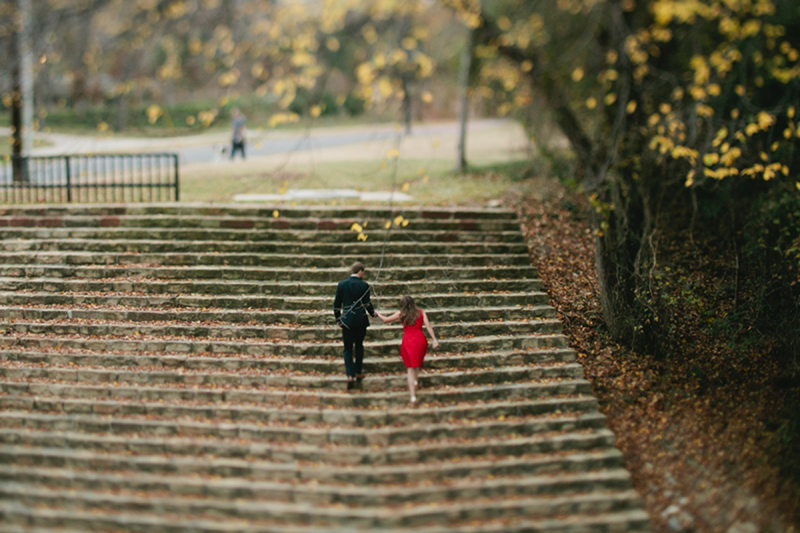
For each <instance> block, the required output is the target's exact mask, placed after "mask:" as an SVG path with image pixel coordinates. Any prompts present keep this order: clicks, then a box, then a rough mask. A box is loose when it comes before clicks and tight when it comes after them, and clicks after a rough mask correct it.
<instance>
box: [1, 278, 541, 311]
mask: <svg viewBox="0 0 800 533" xmlns="http://www.w3.org/2000/svg"><path fill="white" fill-rule="evenodd" d="M372 287H373V290H374V291H375V293H376V294H377V296H378V297H388V296H391V297H397V296H402V295H404V294H412V295H423V294H426V293H431V294H442V293H450V294H459V295H465V294H476V293H482V294H483V293H491V292H493V291H498V292H505V293H507V294H510V293H519V292H536V291H540V290H541V288H542V282H541V280H538V279H521V280H520V279H516V280H500V279H489V280H468V279H467V280H464V279H461V280H452V279H448V280H436V279H434V280H417V281H391V280H387V279H385V278H381V279H380V282H379V283H375V282H372ZM0 291H38V292H42V291H44V292H51V293H65V292H77V293H87V292H92V293H129V295H130V296H134V295H137V296H141V295H142V294H157V295H163V294H168V295H171V296H170V297H173V296H174V297H181V296H180V295H200V298H203V297H205V298H209V297H213V299H214V302H216V306H219V307H225V306H227V305H235V306H237V307H242V306H243V305H244V303H248V302H251V303H252V305H251V306H250V307H259V308H272V307H274V306H271V305H267V304H269V303H270V302H275V301H276V300H275V298H277V297H283V298H284V299H287V300H288V305H292V299H293V298H294V297H325V298H328V299H329V300H328V301H329V302H330V305H328V306H325V307H329V308H332V307H333V295H334V293H335V291H336V287H335V285H334V284H332V283H321V282H302V283H301V282H297V281H295V282H287V281H279V282H275V281H236V280H210V281H201V280H184V281H175V280H168V281H165V280H142V279H111V280H108V279H103V280H88V279H85V280H65V279H60V278H52V277H50V278H43V277H36V276H28V277H2V276H0ZM533 297H534V298H536V301H535V302H531V303H547V296H546V295H545V294H543V293H542V294H536V295H534V296H533ZM228 302H230V304H228Z"/></svg>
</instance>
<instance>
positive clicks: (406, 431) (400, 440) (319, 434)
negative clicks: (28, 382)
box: [0, 410, 605, 446]
mask: <svg viewBox="0 0 800 533" xmlns="http://www.w3.org/2000/svg"><path fill="white" fill-rule="evenodd" d="M0 422H2V427H4V428H7V429H11V428H18V429H27V430H31V431H48V430H50V431H52V430H56V431H68V432H79V433H83V434H101V435H102V434H109V435H134V436H137V437H148V436H152V437H159V438H164V437H196V438H204V439H208V438H214V439H237V440H240V441H252V442H255V443H259V444H264V443H274V444H294V443H302V444H307V445H312V446H326V445H329V444H333V445H345V446H396V445H402V444H414V443H421V442H443V441H453V440H464V441H466V440H475V439H487V438H500V439H503V438H508V437H511V436H513V437H527V436H532V435H537V434H542V433H553V432H568V431H585V430H596V429H602V428H603V425H604V422H605V417H604V416H603V415H601V414H599V413H583V414H576V415H572V416H565V415H556V416H542V417H538V418H537V417H529V418H524V419H521V418H516V419H510V420H502V421H489V420H482V421H474V420H473V421H462V422H461V423H458V422H457V421H456V422H447V423H439V424H429V425H407V426H401V427H395V426H388V427H378V428H363V427H353V426H341V425H333V426H329V427H325V426H321V427H315V426H303V425H297V426H295V425H286V424H279V423H273V424H270V423H268V422H263V421H261V422H259V423H246V422H221V421H208V422H205V421H191V420H174V419H163V420H153V419H152V418H149V417H142V416H140V417H122V418H120V417H114V416H102V417H98V416H95V415H76V414H63V413H55V414H53V413H32V412H29V411H13V410H12V411H2V412H0Z"/></svg>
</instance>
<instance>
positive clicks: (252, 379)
mask: <svg viewBox="0 0 800 533" xmlns="http://www.w3.org/2000/svg"><path fill="white" fill-rule="evenodd" d="M0 377H2V378H4V379H7V380H41V379H48V380H56V381H61V382H76V383H113V384H115V385H117V384H119V385H171V384H174V385H192V386H194V385H197V386H202V387H249V388H256V389H263V388H270V387H292V388H296V389H311V390H317V389H336V390H339V389H341V388H342V386H343V385H345V384H346V381H345V377H344V376H342V375H319V374H316V373H315V374H299V373H298V372H297V371H295V370H285V371H282V372H274V371H248V372H246V373H242V372H241V371H225V372H204V371H201V370H185V369H182V368H181V369H177V370H164V369H159V368H141V369H136V370H119V369H105V368H74V367H72V366H69V365H66V366H62V367H54V366H52V365H50V366H46V367H41V366H23V365H19V364H15V365H13V366H5V365H3V366H0ZM582 377H583V367H582V366H581V365H579V364H577V363H567V364H564V363H561V364H556V365H529V366H520V367H503V368H487V369H481V370H478V369H471V370H468V371H461V370H455V371H436V372H430V371H429V372H426V373H423V374H422V375H421V376H420V384H421V385H422V386H423V387H424V388H426V389H433V388H437V387H458V386H464V385H491V384H499V383H511V382H523V381H533V380H546V379H560V378H582ZM405 385H406V376H405V374H399V373H398V374H389V375H371V376H370V377H369V379H367V380H365V381H364V382H363V383H361V390H366V391H385V390H391V389H398V388H400V389H402V388H403V387H404V386H405Z"/></svg>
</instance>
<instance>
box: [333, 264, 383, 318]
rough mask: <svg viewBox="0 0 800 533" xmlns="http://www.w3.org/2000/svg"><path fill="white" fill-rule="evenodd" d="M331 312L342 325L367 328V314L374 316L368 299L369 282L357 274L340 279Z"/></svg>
mask: <svg viewBox="0 0 800 533" xmlns="http://www.w3.org/2000/svg"><path fill="white" fill-rule="evenodd" d="M333 314H334V315H335V316H336V320H337V322H338V321H340V320H341V325H342V326H343V327H347V328H368V327H369V318H367V314H369V315H370V316H375V310H374V309H373V308H372V303H370V301H369V284H368V283H367V282H366V281H363V280H362V279H361V278H359V277H358V276H350V277H349V278H347V279H345V280H342V281H340V282H339V286H338V287H336V298H335V299H334V301H333Z"/></svg>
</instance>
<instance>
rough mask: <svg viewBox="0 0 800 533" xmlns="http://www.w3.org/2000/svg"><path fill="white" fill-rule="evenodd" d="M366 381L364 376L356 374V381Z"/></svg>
mask: <svg viewBox="0 0 800 533" xmlns="http://www.w3.org/2000/svg"><path fill="white" fill-rule="evenodd" d="M363 379H364V374H356V381H361V380H363Z"/></svg>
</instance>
